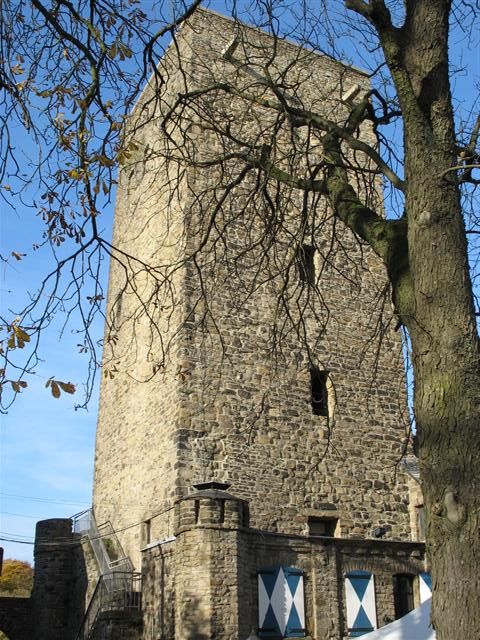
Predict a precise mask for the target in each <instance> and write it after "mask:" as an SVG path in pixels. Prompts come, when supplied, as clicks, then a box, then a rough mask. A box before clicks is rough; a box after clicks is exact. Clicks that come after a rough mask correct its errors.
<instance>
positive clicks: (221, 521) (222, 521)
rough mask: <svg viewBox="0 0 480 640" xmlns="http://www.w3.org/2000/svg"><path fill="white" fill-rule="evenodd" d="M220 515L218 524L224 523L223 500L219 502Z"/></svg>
mask: <svg viewBox="0 0 480 640" xmlns="http://www.w3.org/2000/svg"><path fill="white" fill-rule="evenodd" d="M219 506H220V513H219V516H218V521H219V523H220V524H223V523H224V522H225V500H220V505H219Z"/></svg>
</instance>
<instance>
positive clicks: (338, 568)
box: [0, 482, 431, 640]
mask: <svg viewBox="0 0 480 640" xmlns="http://www.w3.org/2000/svg"><path fill="white" fill-rule="evenodd" d="M195 489H196V490H195V491H194V492H193V493H192V494H191V495H189V496H188V497H185V498H182V499H180V500H179V501H177V503H176V504H175V507H174V522H175V526H174V535H172V536H171V537H170V538H168V539H165V540H155V541H152V542H151V543H149V544H148V545H146V547H145V548H144V549H142V552H141V555H142V566H141V571H140V572H134V571H133V570H132V568H131V565H130V563H129V560H128V558H126V557H124V556H122V550H121V547H120V544H119V542H118V538H117V537H116V534H115V532H113V531H111V530H108V528H107V529H105V527H102V526H96V525H95V524H94V520H93V519H92V514H91V513H85V514H81V515H80V516H77V517H76V518H75V519H74V520H73V521H72V520H69V519H60V520H46V521H43V522H40V523H39V524H38V526H37V539H36V544H35V578H34V581H35V582H34V589H33V592H32V597H31V598H30V599H17V598H2V599H0V629H3V630H5V632H7V633H8V637H9V639H10V640H88V639H89V640H246V639H247V638H250V639H251V640H253V639H254V638H276V639H280V638H307V639H311V640H342V639H343V638H350V637H359V636H361V635H363V634H364V633H368V632H369V631H371V630H373V629H376V628H378V627H381V626H384V625H385V624H388V623H389V622H391V621H393V620H394V619H396V618H399V617H401V616H402V615H405V614H406V613H407V612H408V611H410V610H411V609H413V608H414V607H415V606H418V604H420V603H421V602H423V601H425V600H426V599H428V598H429V597H430V596H431V586H430V585H431V583H430V577H429V574H428V572H426V571H425V568H426V567H425V557H424V551H425V549H424V544H423V543H422V542H399V541H392V540H383V539H381V538H374V537H372V538H370V539H348V538H336V537H334V536H332V535H328V533H330V532H328V531H327V533H325V531H324V530H320V529H318V528H317V529H315V526H316V523H312V525H313V526H312V529H313V530H312V534H311V535H307V536H302V535H287V534H279V533H272V532H268V531H261V530H258V529H253V528H251V527H250V526H249V505H248V503H247V502H246V501H244V500H241V499H239V498H237V497H235V496H234V495H233V494H232V493H230V492H229V491H228V490H227V489H228V487H227V486H225V485H224V484H221V483H217V482H208V483H204V484H201V485H197V487H196V488H195ZM374 533H375V535H378V536H381V535H382V530H380V531H377V532H374ZM19 601H21V602H19Z"/></svg>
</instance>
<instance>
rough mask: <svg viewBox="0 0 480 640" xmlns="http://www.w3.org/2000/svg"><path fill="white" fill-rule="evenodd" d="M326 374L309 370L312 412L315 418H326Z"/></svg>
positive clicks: (313, 369) (316, 370) (315, 369)
mask: <svg viewBox="0 0 480 640" xmlns="http://www.w3.org/2000/svg"><path fill="white" fill-rule="evenodd" d="M327 383H328V372H327V371H319V370H318V369H317V368H315V367H314V368H312V369H310V388H311V403H312V412H313V414H314V415H316V416H328V389H327Z"/></svg>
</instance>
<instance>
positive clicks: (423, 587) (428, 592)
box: [418, 573, 432, 603]
mask: <svg viewBox="0 0 480 640" xmlns="http://www.w3.org/2000/svg"><path fill="white" fill-rule="evenodd" d="M418 585H419V587H420V603H422V602H425V600H428V599H429V598H431V597H432V576H431V575H430V574H429V573H421V574H420V575H419V576H418Z"/></svg>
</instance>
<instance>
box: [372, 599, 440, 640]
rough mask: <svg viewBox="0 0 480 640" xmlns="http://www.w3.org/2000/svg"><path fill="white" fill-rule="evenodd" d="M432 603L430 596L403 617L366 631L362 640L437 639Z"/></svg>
mask: <svg viewBox="0 0 480 640" xmlns="http://www.w3.org/2000/svg"><path fill="white" fill-rule="evenodd" d="M431 605H432V599H431V598H429V599H428V600H426V601H425V602H423V603H422V604H421V605H420V606H419V607H417V608H416V609H414V610H413V611H410V613H407V615H406V616H403V618H399V619H398V620H395V622H392V623H390V624H387V625H386V626H385V627H382V628H381V629H377V630H376V631H372V632H371V633H366V634H365V635H363V636H362V640H435V638H436V635H435V631H434V630H433V629H432V627H431V626H430V609H431Z"/></svg>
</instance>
